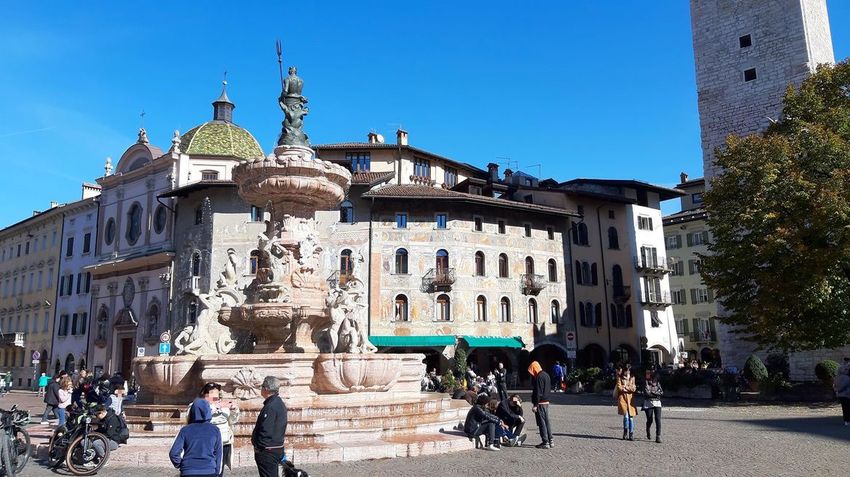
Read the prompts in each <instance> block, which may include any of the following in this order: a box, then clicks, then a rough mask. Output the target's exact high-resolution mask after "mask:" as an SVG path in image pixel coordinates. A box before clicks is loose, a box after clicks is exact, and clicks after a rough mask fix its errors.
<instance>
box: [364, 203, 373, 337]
mask: <svg viewBox="0 0 850 477" xmlns="http://www.w3.org/2000/svg"><path fill="white" fill-rule="evenodd" d="M374 207H375V198H374V197H373V198H372V205H371V206H370V207H369V269H368V270H366V282H367V285H366V286H367V287H369V306H367V307H366V310H367V315H366V336H371V335H372V291H373V287H372V223H373V222H374V218H375V216H374V211H373V208H374Z"/></svg>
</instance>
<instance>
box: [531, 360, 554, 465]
mask: <svg viewBox="0 0 850 477" xmlns="http://www.w3.org/2000/svg"><path fill="white" fill-rule="evenodd" d="M528 373H529V374H531V406H532V407H531V410H532V411H533V412H534V416H535V418H536V419H537V427H538V429H540V439H541V441H542V442H540V444H537V448H538V449H551V448H553V447H555V446H554V444H553V443H552V426H551V425H550V424H549V390H550V389H551V388H552V380H551V379H550V378H549V375H548V374H546V371H543V367H542V366H540V363H538V362H537V361H532V362H531V364H530V365H529V366H528Z"/></svg>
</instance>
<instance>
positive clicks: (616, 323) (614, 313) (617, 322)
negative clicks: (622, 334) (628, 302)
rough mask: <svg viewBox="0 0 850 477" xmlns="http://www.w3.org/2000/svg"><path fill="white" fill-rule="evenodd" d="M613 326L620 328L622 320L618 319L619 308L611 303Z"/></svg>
mask: <svg viewBox="0 0 850 477" xmlns="http://www.w3.org/2000/svg"><path fill="white" fill-rule="evenodd" d="M611 326H612V327H614V328H620V320H619V319H618V317H617V307H616V306H615V305H614V304H613V303H611Z"/></svg>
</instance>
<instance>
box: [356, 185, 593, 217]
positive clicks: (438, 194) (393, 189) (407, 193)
mask: <svg viewBox="0 0 850 477" xmlns="http://www.w3.org/2000/svg"><path fill="white" fill-rule="evenodd" d="M363 197H366V198H375V199H433V200H454V201H460V202H468V203H473V204H481V205H489V206H494V207H502V208H508V209H519V210H527V211H531V212H539V213H544V214H550V215H561V216H571V215H572V216H577V215H576V214H575V213H573V212H570V211H568V210H565V209H559V208H556V207H547V206H545V205H537V204H528V203H525V202H517V201H513V200H505V199H498V198H495V197H487V196H483V195H475V194H467V193H465V192H457V191H453V190H449V189H442V188H438V187H431V186H427V185H418V184H403V185H399V184H391V185H386V186H383V187H378V188H375V189H372V190H370V191H369V192H366V193H365V194H363Z"/></svg>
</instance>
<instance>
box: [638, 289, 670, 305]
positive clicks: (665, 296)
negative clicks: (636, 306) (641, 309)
mask: <svg viewBox="0 0 850 477" xmlns="http://www.w3.org/2000/svg"><path fill="white" fill-rule="evenodd" d="M640 304H641V305H644V306H648V307H657V308H667V307H668V306H670V305H672V304H673V298H672V297H671V296H670V292H668V291H664V292H661V293H655V292H652V293H650V292H649V291H646V292H644V293H643V295H642V296H641V298H640Z"/></svg>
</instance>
